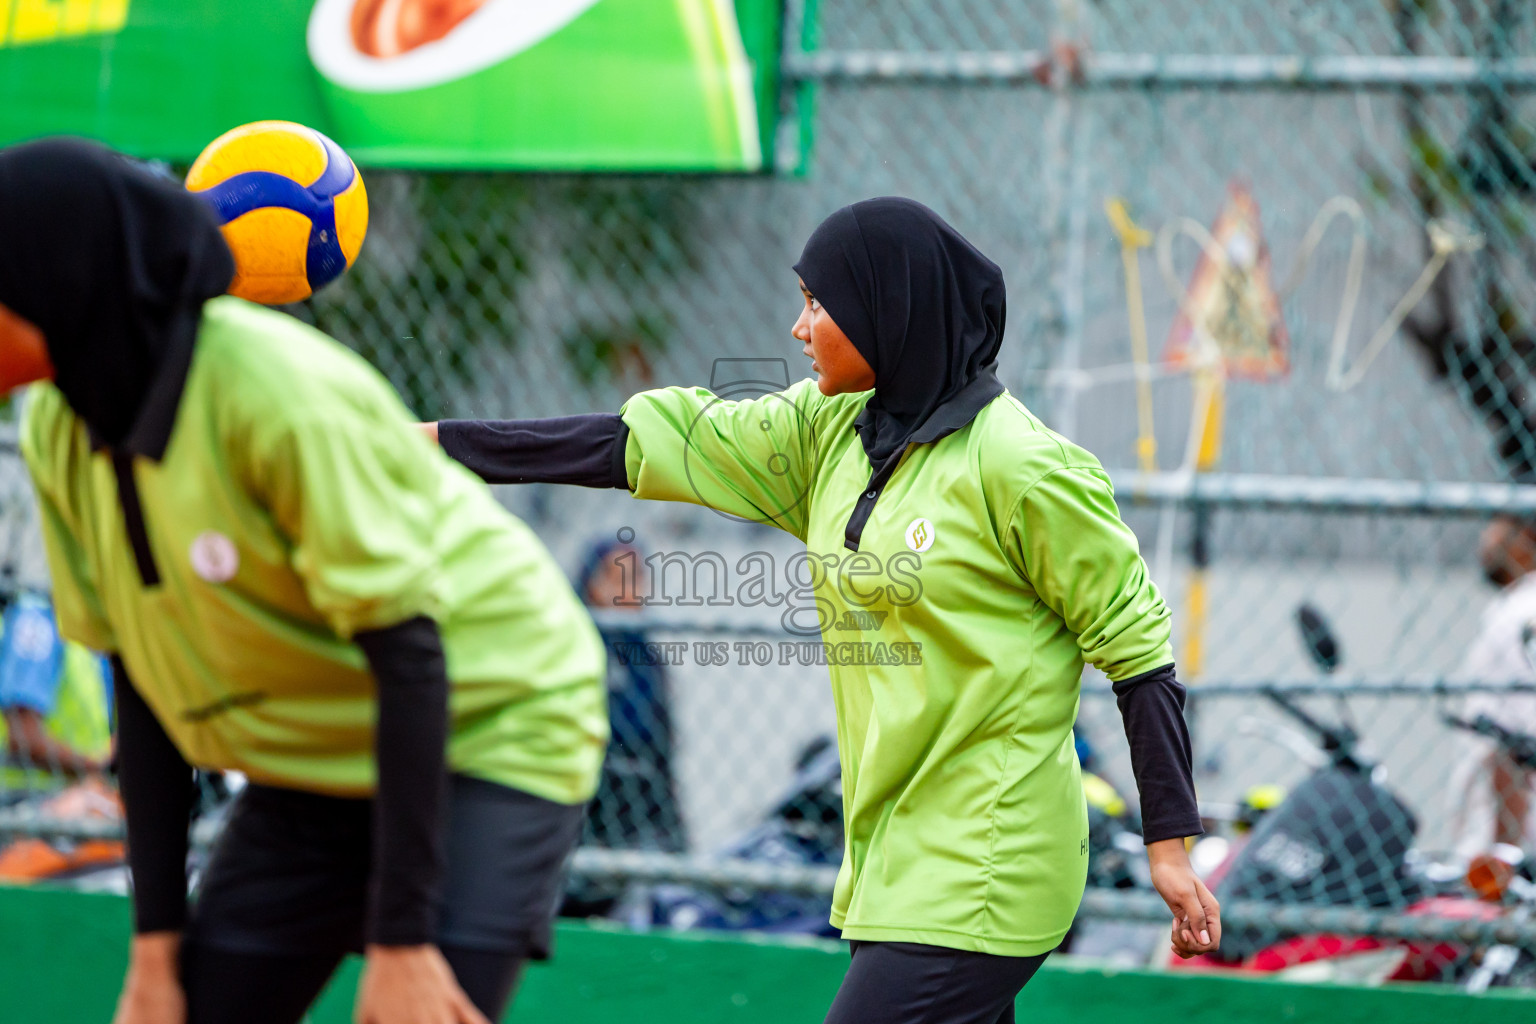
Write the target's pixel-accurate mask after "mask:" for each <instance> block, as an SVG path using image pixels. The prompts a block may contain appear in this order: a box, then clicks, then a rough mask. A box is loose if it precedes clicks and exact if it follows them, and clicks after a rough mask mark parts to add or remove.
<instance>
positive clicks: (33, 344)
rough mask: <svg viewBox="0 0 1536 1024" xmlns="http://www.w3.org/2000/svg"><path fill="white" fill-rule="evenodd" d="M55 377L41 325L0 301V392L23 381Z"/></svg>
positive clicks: (10, 389) (2, 392) (7, 391)
mask: <svg viewBox="0 0 1536 1024" xmlns="http://www.w3.org/2000/svg"><path fill="white" fill-rule="evenodd" d="M52 379H53V360H51V359H49V358H48V344H47V341H46V340H45V339H44V338H43V332H42V329H41V328H39V327H38V326H37V325H36V324H34V323H32V322H31V321H30V320H27V319H26V318H25V317H23V316H21V314H19V313H16V312H14V311H12V310H11V309H10V308H9V307H7V306H5V305H4V304H0V395H5V394H9V393H10V392H11V391H13V390H14V389H16V388H19V387H21V386H22V385H23V384H31V383H33V382H34V381H39V380H52Z"/></svg>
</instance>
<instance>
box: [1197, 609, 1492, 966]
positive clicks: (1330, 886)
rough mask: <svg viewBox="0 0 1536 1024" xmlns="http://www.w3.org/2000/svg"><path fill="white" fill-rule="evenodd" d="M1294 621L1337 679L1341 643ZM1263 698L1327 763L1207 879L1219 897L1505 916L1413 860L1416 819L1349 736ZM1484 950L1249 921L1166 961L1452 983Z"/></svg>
mask: <svg viewBox="0 0 1536 1024" xmlns="http://www.w3.org/2000/svg"><path fill="white" fill-rule="evenodd" d="M1298 620H1299V622H1300V624H1301V626H1302V633H1303V638H1304V640H1305V641H1306V644H1307V647H1308V650H1309V651H1310V652H1311V653H1312V655H1313V657H1314V659H1315V660H1316V661H1317V662H1318V664H1319V665H1320V666H1321V667H1323V668H1324V669H1325V670H1326V671H1332V669H1333V668H1334V667H1336V666H1337V664H1338V645H1337V642H1336V641H1335V640H1334V638H1333V635H1332V632H1331V630H1329V629H1328V627H1327V623H1326V621H1325V620H1323V618H1322V616H1321V615H1320V614H1318V613H1317V612H1315V611H1314V610H1312V609H1304V611H1303V612H1302V613H1300V614H1298ZM1265 696H1266V697H1267V698H1268V699H1269V700H1270V701H1271V702H1272V703H1273V704H1274V705H1275V706H1277V707H1279V708H1280V709H1281V710H1283V711H1284V712H1285V713H1286V714H1287V715H1289V716H1290V717H1291V718H1292V719H1293V720H1295V721H1296V722H1297V723H1298V724H1300V725H1301V726H1302V727H1303V728H1304V729H1305V730H1306V731H1307V732H1308V733H1310V735H1311V736H1312V737H1313V739H1314V741H1315V743H1316V744H1317V746H1318V747H1319V748H1320V749H1321V751H1322V752H1323V754H1324V758H1325V759H1324V761H1323V763H1322V764H1321V765H1320V766H1319V767H1318V768H1317V769H1316V770H1315V771H1314V772H1313V773H1312V774H1311V775H1310V776H1308V777H1307V778H1306V779H1305V780H1304V781H1303V782H1302V783H1301V784H1300V785H1299V786H1297V787H1296V788H1295V789H1294V790H1293V791H1292V792H1291V793H1290V795H1289V796H1288V797H1287V798H1286V800H1285V801H1284V802H1283V803H1282V804H1281V805H1280V806H1279V807H1278V808H1276V809H1274V810H1273V811H1270V812H1268V813H1267V814H1266V815H1265V816H1264V818H1263V820H1262V821H1261V822H1260V823H1259V825H1258V827H1257V828H1255V829H1254V831H1253V834H1252V836H1251V838H1250V839H1249V841H1248V842H1247V843H1246V844H1244V845H1243V846H1242V847H1241V848H1240V849H1237V850H1235V851H1234V852H1233V854H1232V856H1231V857H1230V859H1229V860H1228V862H1227V863H1226V864H1224V865H1222V867H1221V868H1220V869H1218V871H1217V872H1216V873H1215V874H1214V875H1213V877H1214V878H1216V882H1215V885H1214V891H1215V892H1216V894H1217V896H1218V897H1220V898H1221V899H1222V900H1223V901H1239V900H1242V901H1269V902H1273V903H1280V904H1303V905H1308V906H1315V907H1328V906H1348V907H1362V908H1370V909H1376V910H1385V911H1396V912H1399V913H1402V914H1404V915H1406V916H1434V917H1449V918H1459V919H1463V920H1491V919H1494V918H1496V917H1498V916H1500V914H1501V913H1502V911H1501V909H1500V908H1499V907H1498V906H1494V905H1492V904H1490V903H1487V902H1483V901H1480V900H1477V899H1475V898H1472V894H1471V893H1470V892H1469V891H1468V890H1467V889H1466V888H1465V887H1464V885H1463V884H1462V882H1461V879H1460V878H1459V872H1451V873H1447V872H1444V871H1433V870H1428V869H1426V867H1423V866H1418V865H1416V864H1415V862H1414V860H1413V859H1412V858H1411V857H1410V851H1411V850H1412V848H1413V844H1414V839H1415V837H1416V835H1417V833H1418V821H1417V819H1416V818H1415V816H1414V814H1413V812H1412V811H1411V810H1410V809H1409V808H1408V807H1407V805H1406V804H1404V802H1403V801H1402V800H1401V799H1400V798H1399V797H1398V796H1397V795H1396V794H1394V793H1393V792H1392V791H1391V790H1389V789H1388V788H1386V786H1385V785H1384V780H1383V777H1382V776H1383V773H1382V771H1381V769H1380V768H1379V766H1377V765H1376V764H1374V763H1373V762H1371V761H1370V760H1368V759H1367V758H1365V757H1364V756H1363V755H1362V754H1361V752H1360V751H1359V748H1358V739H1359V737H1358V736H1357V735H1356V733H1355V731H1354V729H1352V728H1350V727H1349V726H1348V725H1344V724H1332V723H1327V722H1324V721H1322V720H1320V719H1319V718H1317V717H1315V716H1314V715H1312V714H1310V713H1309V712H1307V711H1306V710H1304V709H1302V708H1301V707H1300V706H1298V705H1297V704H1296V703H1295V702H1294V701H1292V700H1291V699H1290V698H1289V697H1287V696H1286V695H1285V694H1282V693H1280V692H1279V691H1277V690H1274V689H1270V690H1266V691H1265ZM1486 952H1487V951H1484V950H1473V949H1470V948H1468V947H1466V946H1464V945H1461V944H1459V943H1449V942H1432V941H1418V940H1398V939H1379V938H1376V937H1373V936H1349V935H1336V934H1328V933H1317V934H1310V935H1298V936H1292V937H1288V938H1284V939H1278V940H1277V939H1275V938H1274V936H1273V934H1272V933H1271V932H1269V931H1268V930H1267V929H1264V928H1262V927H1259V926H1253V925H1250V926H1246V927H1231V926H1228V927H1227V928H1226V929H1224V934H1223V936H1222V947H1221V949H1220V951H1218V952H1216V953H1213V954H1207V955H1205V956H1201V957H1196V958H1194V959H1192V960H1190V961H1179V960H1177V959H1174V960H1172V961H1170V962H1171V964H1172V965H1174V966H1205V967H1224V968H1230V969H1240V970H1245V971H1255V972H1263V973H1278V972H1286V973H1287V974H1288V975H1290V976H1293V977H1299V978H1306V979H1308V980H1345V981H1353V982H1378V981H1387V980H1391V981H1440V982H1457V981H1466V980H1467V975H1468V973H1469V972H1471V971H1475V970H1476V969H1477V967H1478V966H1479V964H1480V963H1481V962H1482V961H1483V960H1484V959H1485V954H1486ZM1516 967H1517V964H1515V963H1510V964H1509V965H1508V966H1507V968H1506V969H1505V970H1504V971H1503V976H1504V977H1505V979H1510V980H1512V979H1513V978H1515V977H1517V976H1519V975H1518V972H1517V971H1516V970H1515V968H1516ZM1510 980H1504V981H1503V982H1502V983H1505V984H1507V983H1510ZM1488 983H1494V982H1493V980H1492V979H1490V980H1489V982H1488Z"/></svg>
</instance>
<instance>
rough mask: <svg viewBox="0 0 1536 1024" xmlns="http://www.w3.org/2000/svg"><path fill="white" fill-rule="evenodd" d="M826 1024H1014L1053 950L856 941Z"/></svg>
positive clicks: (852, 944) (852, 945) (851, 945)
mask: <svg viewBox="0 0 1536 1024" xmlns="http://www.w3.org/2000/svg"><path fill="white" fill-rule="evenodd" d="M849 945H850V947H851V951H852V953H853V963H852V964H851V965H849V967H848V973H847V975H846V976H844V978H843V984H842V986H841V987H840V988H839V989H838V990H837V998H835V999H833V1000H832V1008H831V1009H830V1010H828V1011H827V1019H826V1024H1014V1015H1013V1002H1014V1000H1015V999H1016V998H1018V995H1019V992H1020V991H1021V990H1023V988H1024V986H1025V985H1026V984H1028V982H1029V979H1030V978H1032V977H1034V975H1035V972H1036V971H1037V970H1039V969H1040V965H1041V964H1042V963H1044V962H1045V958H1046V956H1047V955H1048V954H1045V953H1041V954H1040V955H1039V956H994V955H992V954H990V953H971V952H967V951H966V950H961V949H946V948H944V947H942V946H924V945H919V944H918V943H915V942H852V943H850V944H849Z"/></svg>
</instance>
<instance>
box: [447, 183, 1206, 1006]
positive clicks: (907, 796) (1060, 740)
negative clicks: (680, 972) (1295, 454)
mask: <svg viewBox="0 0 1536 1024" xmlns="http://www.w3.org/2000/svg"><path fill="white" fill-rule="evenodd" d="M795 269H796V270H797V271H798V272H799V275H800V278H801V288H802V291H803V292H804V306H803V309H802V311H801V314H800V317H799V319H798V321H797V322H796V323H795V326H794V330H793V334H794V337H795V338H796V339H797V340H798V341H800V342H801V344H802V345H803V346H804V353H805V355H806V356H808V357H810V358H811V360H812V364H811V369H812V370H813V372H815V374H816V379H815V380H814V381H810V380H807V381H804V382H802V383H800V384H796V385H794V386H792V387H790V388H789V389H788V390H786V391H784V392H782V393H779V394H774V395H769V396H766V397H763V398H759V399H754V400H744V401H725V400H721V399H719V398H717V397H716V396H715V395H713V394H711V393H710V392H708V391H706V390H704V389H702V388H666V389H662V390H659V391H648V392H644V393H642V394H638V395H635V396H634V397H633V398H631V399H630V400H629V401H628V402H627V403H626V404H625V406H624V408H623V411H622V413H621V414H619V415H616V416H615V415H591V416H576V417H563V418H559V419H553V420H514V421H502V422H484V421H445V422H443V423H441V424H437V425H430V424H429V425H427V429H428V432H429V433H430V434H433V435H434V436H436V437H437V438H438V439H439V441H440V443H441V444H442V445H443V447H444V449H445V450H446V451H448V453H449V454H451V455H454V456H455V457H456V458H458V459H460V460H461V461H462V462H464V463H465V464H466V465H469V466H470V467H471V468H473V469H475V470H476V471H477V472H479V473H480V474H481V475H482V476H483V477H484V478H486V479H488V480H492V481H496V482H520V481H524V480H549V481H557V482H569V483H581V484H587V485H591V486H611V487H624V488H628V489H629V490H631V491H632V492H633V493H634V494H635V496H636V497H640V498H656V499H662V500H671V501H688V502H695V503H699V504H705V505H709V506H712V507H714V508H716V509H718V510H721V511H723V512H726V513H729V514H732V515H735V516H738V517H742V518H746V519H752V520H757V521H761V522H767V523H772V524H773V525H775V526H778V527H780V528H782V529H784V530H787V531H788V532H790V533H792V534H794V535H795V536H796V537H799V538H801V539H802V540H804V541H805V543H806V547H807V549H808V554H809V555H810V563H809V564H810V565H811V566H813V567H814V569H813V577H814V584H815V599H816V604H817V609H818V612H819V617H820V620H821V628H822V630H823V633H824V636H825V640H826V641H827V652H828V659H827V660H828V664H829V667H830V674H831V678H832V689H833V694H834V698H835V703H836V708H837V729H838V745H839V750H840V754H841V758H842V766H843V800H844V824H845V828H846V845H845V852H844V857H843V864H842V870H841V872H840V874H839V876H838V881H837V887H836V891H835V894H834V898H833V909H832V923H833V924H834V925H836V926H838V927H840V928H841V929H842V931H843V935H844V936H845V937H846V938H849V939H851V940H852V941H853V948H854V956H853V962H852V966H851V967H850V969H849V972H848V976H847V978H846V979H845V980H844V983H843V986H842V988H841V989H840V991H839V993H838V995H837V998H836V1000H835V1002H834V1003H833V1006H832V1009H831V1011H830V1014H829V1016H828V1018H827V1019H828V1021H830V1022H838V1024H851V1022H855V1021H859V1022H862V1021H876V1020H878V1021H880V1022H882V1024H904V1022H909V1021H910V1022H917V1021H923V1022H928V1024H959V1022H977V1024H994V1022H998V1021H1012V1020H1013V1003H1014V998H1015V996H1016V995H1017V994H1018V992H1019V990H1020V989H1021V988H1022V987H1023V986H1024V984H1025V983H1026V982H1027V981H1028V980H1029V978H1030V977H1031V975H1032V974H1033V973H1034V971H1035V969H1036V968H1037V967H1038V966H1039V964H1040V962H1041V961H1042V960H1043V959H1044V957H1045V954H1047V953H1048V952H1049V951H1050V950H1051V949H1053V948H1055V947H1056V946H1057V945H1058V944H1059V943H1060V942H1061V940H1062V938H1063V936H1064V935H1065V934H1066V932H1067V929H1068V927H1069V925H1070V924H1071V922H1072V918H1073V915H1074V913H1075V912H1076V909H1077V906H1078V903H1079V901H1080V900H1081V897H1082V894H1083V887H1084V880H1085V873H1086V868H1087V852H1088V842H1087V839H1088V820H1087V808H1086V801H1085V799H1084V794H1083V786H1082V782H1081V778H1080V774H1079V767H1078V764H1077V757H1076V753H1075V750H1074V745H1073V740H1072V725H1073V722H1074V720H1075V719H1076V716H1077V709H1078V694H1079V687H1080V679H1081V675H1082V672H1083V665H1084V662H1085V661H1086V662H1088V663H1090V664H1093V665H1094V666H1096V667H1098V668H1100V669H1102V670H1103V671H1104V672H1105V673H1106V674H1108V676H1109V677H1110V679H1111V680H1113V681H1114V686H1115V690H1116V692H1117V694H1118V695H1119V700H1120V706H1121V711H1122V714H1123V716H1124V718H1125V724H1126V732H1127V735H1128V738H1129V740H1130V745H1131V758H1132V765H1133V768H1134V771H1135V774H1136V778H1137V783H1138V785H1139V788H1140V790H1141V800H1142V811H1143V819H1144V822H1145V839H1146V842H1147V844H1148V846H1147V849H1148V853H1149V856H1150V858H1151V861H1152V878H1153V882H1154V884H1155V885H1156V887H1157V890H1158V892H1159V893H1161V894H1162V896H1163V898H1164V899H1165V901H1166V902H1167V904H1168V906H1169V908H1170V910H1171V911H1172V912H1173V915H1174V917H1173V930H1172V942H1173V946H1174V948H1175V950H1177V951H1178V952H1179V953H1180V954H1183V955H1186V956H1187V955H1193V954H1195V953H1199V952H1204V951H1207V950H1210V949H1213V948H1215V947H1216V945H1217V944H1218V943H1219V942H1220V922H1219V917H1218V907H1217V904H1216V901H1215V900H1214V899H1213V898H1212V897H1211V894H1210V893H1209V891H1208V890H1207V889H1206V888H1205V886H1204V885H1203V884H1202V883H1201V882H1200V880H1199V879H1198V878H1197V877H1196V876H1195V874H1194V872H1193V871H1192V870H1191V869H1190V866H1189V861H1188V858H1187V856H1186V855H1185V846H1184V837H1186V836H1190V835H1195V834H1198V833H1199V831H1200V818H1199V814H1198V812H1197V809H1196V805H1195V798H1194V788H1193V784H1192V781H1191V772H1190V748H1189V737H1188V733H1187V730H1186V728H1185V724H1184V720H1183V717H1182V708H1183V699H1184V694H1183V689H1182V688H1181V687H1180V686H1179V684H1178V682H1177V680H1176V679H1175V675H1174V670H1173V657H1172V653H1171V648H1170V645H1169V612H1168V609H1167V606H1166V605H1165V604H1164V602H1163V599H1162V597H1161V595H1159V593H1158V591H1157V588H1156V587H1155V586H1154V585H1153V583H1152V581H1151V580H1150V579H1149V578H1148V576H1147V572H1146V567H1145V565H1144V564H1143V562H1142V559H1141V556H1140V554H1139V553H1138V550H1137V545H1136V539H1135V537H1134V535H1133V534H1132V533H1131V532H1130V530H1129V529H1127V528H1126V526H1125V525H1124V523H1122V522H1121V520H1120V517H1119V514H1118V512H1117V510H1116V508H1115V503H1114V499H1113V497H1112V494H1111V489H1110V484H1109V480H1108V478H1107V477H1106V476H1105V474H1104V471H1103V469H1102V468H1100V466H1099V463H1098V461H1097V460H1096V459H1094V457H1093V456H1092V455H1091V454H1089V453H1088V452H1087V451H1084V450H1083V449H1082V448H1079V447H1078V446H1076V445H1074V444H1072V443H1071V442H1070V441H1068V440H1067V439H1065V438H1063V437H1061V436H1059V435H1057V434H1054V433H1052V432H1051V431H1050V430H1048V429H1046V428H1045V427H1044V426H1043V425H1042V424H1041V423H1040V421H1039V420H1038V419H1036V418H1035V417H1034V415H1032V414H1031V413H1030V412H1029V410H1028V409H1026V408H1025V407H1024V406H1023V405H1021V404H1020V403H1019V402H1018V400H1016V399H1015V398H1014V397H1013V396H1011V395H1009V394H1008V393H1007V392H1006V391H1005V390H1004V388H1003V386H1002V384H1001V383H1000V382H999V381H998V379H997V377H996V375H995V364H996V359H997V355H998V350H999V346H1000V343H1001V340H1002V334H1003V313H1004V294H1003V280H1002V273H1001V272H1000V271H999V270H998V268H997V266H996V265H995V264H993V263H992V262H991V261H990V260H988V259H987V258H986V257H985V256H983V255H982V254H981V253H980V252H978V251H977V250H976V249H975V248H974V247H973V246H971V245H970V244H969V243H968V242H967V241H966V240H965V239H964V238H962V237H961V236H960V235H959V234H958V233H957V232H956V231H955V230H954V229H953V228H951V227H950V226H949V225H948V224H946V223H945V222H944V221H943V220H941V219H940V218H939V217H938V216H937V215H936V214H934V213H933V212H932V211H930V210H928V209H927V208H926V207H924V206H922V205H920V204H918V203H915V202H912V201H910V200H902V199H878V200H870V201H868V202H863V203H858V204H856V205H854V206H851V207H846V208H844V209H842V210H839V211H837V212H836V213H835V214H833V215H832V216H831V217H830V218H828V219H827V221H826V222H824V223H823V224H822V225H821V226H820V227H819V228H818V229H817V230H816V232H815V233H814V234H813V235H812V236H811V238H810V240H809V241H808V242H807V244H806V247H805V251H804V254H803V255H802V257H801V259H800V262H799V263H798V264H797V265H796V268H795ZM848 611H856V612H857V611H862V612H868V613H871V614H869V615H867V616H862V617H861V616H847V615H845V614H844V613H845V612H848ZM850 621H852V622H855V623H857V622H860V621H863V622H874V621H879V622H880V623H881V625H880V627H879V632H878V633H876V634H865V635H858V634H855V635H853V636H850V635H849V634H848V633H846V632H842V631H840V630H843V629H845V628H846V627H845V626H844V624H845V623H847V622H850ZM848 640H856V641H862V642H858V643H844V642H834V641H848ZM898 651H899V652H900V656H895V654H896V652H898ZM912 651H916V652H918V655H917V657H916V658H913V657H909V656H908V652H912ZM882 652H884V653H882ZM914 662H916V663H914Z"/></svg>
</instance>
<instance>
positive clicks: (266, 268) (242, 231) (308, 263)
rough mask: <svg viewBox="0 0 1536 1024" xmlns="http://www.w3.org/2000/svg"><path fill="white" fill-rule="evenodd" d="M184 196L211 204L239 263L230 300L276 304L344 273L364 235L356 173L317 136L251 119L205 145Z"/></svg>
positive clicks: (364, 201)
mask: <svg viewBox="0 0 1536 1024" xmlns="http://www.w3.org/2000/svg"><path fill="white" fill-rule="evenodd" d="M187 188H188V189H189V190H190V191H192V192H194V193H196V194H197V195H199V196H202V197H203V198H204V199H205V200H207V201H208V203H209V204H210V205H212V206H213V208H214V210H215V211H217V213H218V215H219V222H220V224H222V225H223V231H224V240H225V241H226V242H228V243H229V248H230V251H231V252H232V253H233V254H234V257H235V279H234V282H233V283H232V284H231V285H230V286H229V292H230V294H231V295H238V296H239V297H240V298H242V299H250V300H251V301H252V302H262V303H266V304H268V305H278V304H281V303H285V302H298V301H299V300H300V299H307V298H309V297H310V296H311V295H313V294H314V293H315V292H317V291H319V290H320V289H321V288H324V287H325V286H326V285H327V284H330V283H331V282H332V281H334V280H336V278H338V277H340V276H341V275H342V274H343V273H345V272H346V269H347V268H348V267H350V266H351V265H352V261H353V260H355V259H357V253H358V250H360V249H362V247H363V236H364V235H365V234H367V233H368V193H367V192H366V191H365V190H364V189H363V177H362V175H360V174H358V173H357V165H356V164H354V163H353V162H352V160H351V158H350V157H348V156H347V154H346V153H345V152H343V151H342V148H341V147H340V146H338V145H336V143H334V142H332V141H331V140H330V139H328V138H326V137H325V136H324V135H321V134H320V133H319V132H317V131H315V130H314V129H313V128H306V127H305V126H304V125H301V124H294V123H293V122H292V121H255V122H253V123H251V124H246V125H241V126H240V127H239V128H233V129H231V130H229V131H227V132H225V133H224V134H223V135H220V136H219V137H218V138H216V139H214V140H213V141H212V142H211V143H209V144H208V148H207V149H205V150H203V152H202V155H200V156H199V157H198V158H197V161H196V162H195V163H193V164H192V169H191V170H189V171H188V172H187Z"/></svg>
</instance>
